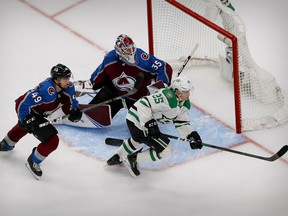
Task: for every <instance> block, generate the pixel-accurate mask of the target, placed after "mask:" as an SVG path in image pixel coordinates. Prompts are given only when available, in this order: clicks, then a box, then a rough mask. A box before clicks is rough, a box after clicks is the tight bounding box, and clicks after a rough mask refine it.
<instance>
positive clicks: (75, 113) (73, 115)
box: [68, 107, 83, 122]
mask: <svg viewBox="0 0 288 216" xmlns="http://www.w3.org/2000/svg"><path fill="white" fill-rule="evenodd" d="M82 114H83V113H82V111H81V110H80V109H79V108H78V107H76V108H74V109H72V110H71V111H70V113H69V117H68V119H69V120H70V121H72V122H78V121H79V120H80V119H81V118H82Z"/></svg>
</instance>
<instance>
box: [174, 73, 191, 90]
mask: <svg viewBox="0 0 288 216" xmlns="http://www.w3.org/2000/svg"><path fill="white" fill-rule="evenodd" d="M171 88H172V89H173V90H174V91H176V89H178V91H180V93H181V92H182V91H190V94H192V93H193V91H194V86H193V84H192V83H191V81H190V80H189V79H188V78H187V77H185V76H178V77H176V78H174V79H173V80H172V84H171Z"/></svg>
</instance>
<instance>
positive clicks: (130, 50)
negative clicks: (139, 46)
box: [114, 34, 136, 64]
mask: <svg viewBox="0 0 288 216" xmlns="http://www.w3.org/2000/svg"><path fill="white" fill-rule="evenodd" d="M114 49H115V51H116V53H117V54H118V55H119V57H120V59H121V60H124V61H126V62H128V63H130V64H135V52H136V47H135V44H134V42H133V40H132V39H131V38H130V37H129V36H127V35H125V34H121V35H119V36H118V37H117V40H116V43H115V46H114Z"/></svg>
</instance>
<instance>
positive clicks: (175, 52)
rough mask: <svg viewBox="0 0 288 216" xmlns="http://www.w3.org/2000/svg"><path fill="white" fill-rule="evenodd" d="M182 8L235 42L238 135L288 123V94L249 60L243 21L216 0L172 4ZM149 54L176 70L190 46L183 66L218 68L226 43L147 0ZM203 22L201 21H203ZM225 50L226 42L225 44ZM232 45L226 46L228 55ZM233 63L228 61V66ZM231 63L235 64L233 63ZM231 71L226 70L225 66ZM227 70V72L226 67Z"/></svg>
mask: <svg viewBox="0 0 288 216" xmlns="http://www.w3.org/2000/svg"><path fill="white" fill-rule="evenodd" d="M177 2H179V3H181V4H182V5H184V6H185V7H187V8H189V9H190V10H192V11H193V12H195V13H197V14H199V15H200V17H205V18H207V19H209V20H210V21H211V22H213V23H214V24H216V25H217V26H219V27H221V28H223V29H225V30H226V31H228V32H230V33H231V34H233V35H235V36H236V37H237V39H238V60H237V61H238V66H239V71H238V76H239V88H240V89H239V92H240V100H239V101H240V105H239V106H240V107H239V110H240V111H239V113H238V116H241V119H240V121H241V129H240V130H241V131H242V132H243V131H250V130H258V129H265V128H271V127H275V126H277V125H279V124H282V123H283V122H286V121H288V96H287V93H286V92H284V91H283V90H282V89H281V88H280V87H279V86H278V84H277V83H276V81H275V79H274V77H273V76H272V75H271V74H270V73H268V72H267V71H265V70H263V69H262V68H260V67H259V66H258V65H257V64H256V63H255V62H254V60H253V59H252V57H251V55H250V51H249V48H248V44H247V40H246V35H245V34H246V29H245V25H244V23H243V21H242V20H241V18H240V17H239V16H238V15H237V13H236V12H235V11H233V10H232V9H231V8H229V7H227V6H226V5H223V4H222V3H221V1H220V0H178V1H177ZM152 18H153V21H152V23H153V40H154V42H153V47H154V54H155V55H156V56H158V57H159V58H162V59H165V60H166V61H168V62H169V63H170V64H172V66H173V67H174V68H175V69H176V68H180V67H181V66H182V64H183V60H184V59H185V58H186V57H187V56H188V55H189V53H190V52H191V50H192V48H193V46H194V45H195V44H196V43H198V44H199V45H200V46H199V48H198V49H197V52H196V55H195V56H193V58H192V61H190V62H189V63H188V64H187V66H189V64H190V66H191V65H214V66H215V65H217V66H218V65H219V66H220V68H221V65H220V59H219V56H222V57H224V58H223V59H226V57H227V56H226V52H225V49H226V48H227V47H228V45H227V44H229V43H231V41H230V40H229V39H227V40H225V42H226V43H224V42H223V41H221V40H219V39H218V38H217V37H219V36H220V35H219V32H218V31H217V30H214V29H212V28H210V27H208V26H207V25H205V24H203V23H202V22H200V21H198V20H197V19H195V18H194V17H193V16H191V15H188V14H186V13H185V12H183V11H181V10H179V9H178V8H176V7H175V6H173V5H171V4H170V3H169V2H167V1H165V0H152ZM203 20H204V22H205V19H203ZM230 46H231V44H230ZM233 49H234V47H233V48H232V52H233ZM232 64H233V62H232ZM234 64H235V62H234ZM231 68H232V66H231ZM231 72H232V69H231Z"/></svg>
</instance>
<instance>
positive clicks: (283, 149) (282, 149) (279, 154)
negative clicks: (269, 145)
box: [275, 145, 288, 160]
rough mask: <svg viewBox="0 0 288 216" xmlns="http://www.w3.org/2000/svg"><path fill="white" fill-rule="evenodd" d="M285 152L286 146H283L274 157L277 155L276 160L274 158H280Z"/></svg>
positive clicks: (287, 149) (287, 146)
mask: <svg viewBox="0 0 288 216" xmlns="http://www.w3.org/2000/svg"><path fill="white" fill-rule="evenodd" d="M287 151H288V145H285V146H283V147H282V148H281V149H280V150H279V151H278V152H277V154H276V155H277V158H276V159H278V158H280V157H282V156H283V155H284V154H285V153H286V152H287ZM276 159H275V160H276Z"/></svg>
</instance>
